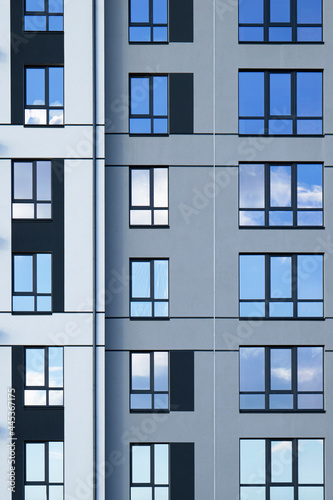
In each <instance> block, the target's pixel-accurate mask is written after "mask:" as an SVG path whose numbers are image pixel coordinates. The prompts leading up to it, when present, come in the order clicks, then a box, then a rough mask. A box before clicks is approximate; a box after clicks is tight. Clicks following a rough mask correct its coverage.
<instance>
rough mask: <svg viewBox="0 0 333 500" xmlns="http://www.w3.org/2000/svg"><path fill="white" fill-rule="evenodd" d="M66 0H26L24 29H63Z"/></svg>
mask: <svg viewBox="0 0 333 500" xmlns="http://www.w3.org/2000/svg"><path fill="white" fill-rule="evenodd" d="M63 30H64V0H25V1H24V31H63Z"/></svg>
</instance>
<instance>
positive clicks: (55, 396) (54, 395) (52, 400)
mask: <svg viewBox="0 0 333 500" xmlns="http://www.w3.org/2000/svg"><path fill="white" fill-rule="evenodd" d="M63 404H64V391H49V405H50V406H62V405H63Z"/></svg>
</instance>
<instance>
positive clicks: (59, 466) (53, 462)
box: [49, 441, 64, 483]
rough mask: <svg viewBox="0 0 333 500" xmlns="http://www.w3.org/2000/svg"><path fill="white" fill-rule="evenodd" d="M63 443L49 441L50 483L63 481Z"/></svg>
mask: <svg viewBox="0 0 333 500" xmlns="http://www.w3.org/2000/svg"><path fill="white" fill-rule="evenodd" d="M63 447H64V445H63V443H62V442H55V441H54V442H52V441H51V442H50V443H49V481H50V483H62V482H63V480H64V479H63Z"/></svg>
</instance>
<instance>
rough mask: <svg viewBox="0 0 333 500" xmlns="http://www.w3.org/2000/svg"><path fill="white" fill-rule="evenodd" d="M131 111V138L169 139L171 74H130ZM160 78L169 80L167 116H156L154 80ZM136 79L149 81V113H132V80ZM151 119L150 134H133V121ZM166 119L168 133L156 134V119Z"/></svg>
mask: <svg viewBox="0 0 333 500" xmlns="http://www.w3.org/2000/svg"><path fill="white" fill-rule="evenodd" d="M128 76H129V82H128V89H129V109H128V134H129V136H130V137H168V136H169V135H170V77H169V76H170V75H169V73H148V74H145V73H129V75H128ZM158 77H164V78H166V79H167V99H168V103H167V104H168V110H167V115H154V83H153V79H154V78H158ZM134 78H142V79H144V78H148V79H149V113H148V114H145V115H142V114H137V115H135V114H133V113H132V79H134ZM133 118H138V119H149V120H150V130H151V131H150V132H149V133H147V132H131V119H133ZM155 118H164V119H166V120H167V129H168V130H167V132H165V133H154V119H155Z"/></svg>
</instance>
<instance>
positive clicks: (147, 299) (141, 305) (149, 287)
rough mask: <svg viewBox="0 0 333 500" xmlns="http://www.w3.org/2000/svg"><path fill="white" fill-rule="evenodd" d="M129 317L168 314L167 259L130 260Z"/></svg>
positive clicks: (151, 316)
mask: <svg viewBox="0 0 333 500" xmlns="http://www.w3.org/2000/svg"><path fill="white" fill-rule="evenodd" d="M130 265H131V270H130V274H131V305H130V308H131V313H130V314H131V317H132V318H140V317H141V318H167V317H168V315H169V284H168V281H169V261H168V260H167V259H150V260H147V259H144V260H141V259H139V260H136V259H133V260H131V263H130Z"/></svg>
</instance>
